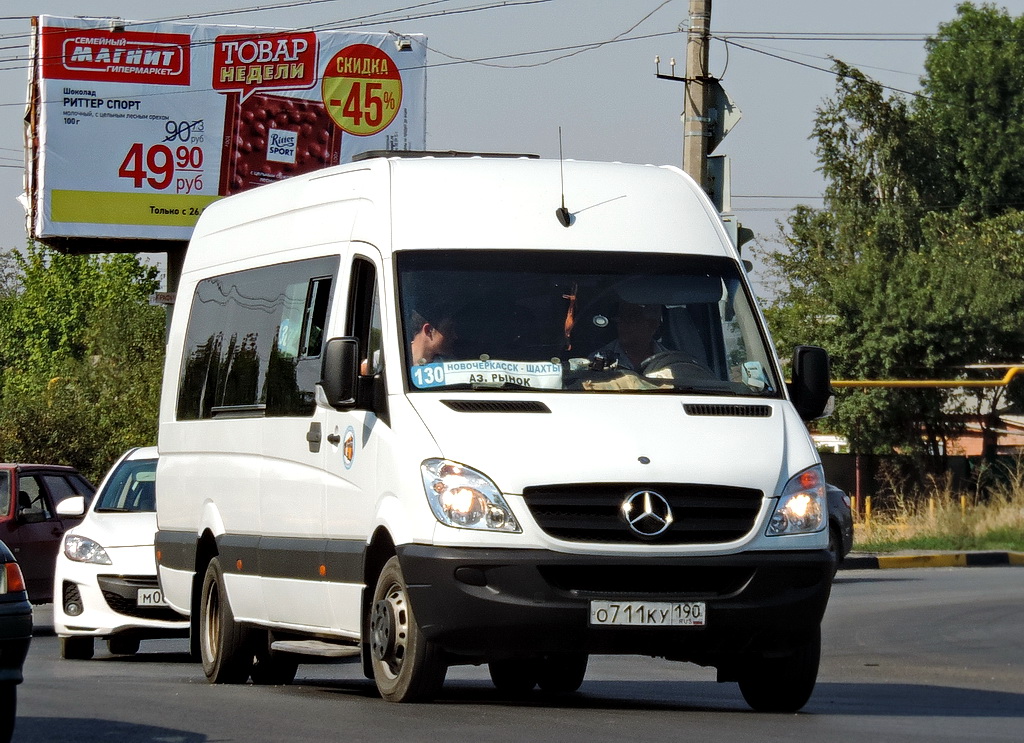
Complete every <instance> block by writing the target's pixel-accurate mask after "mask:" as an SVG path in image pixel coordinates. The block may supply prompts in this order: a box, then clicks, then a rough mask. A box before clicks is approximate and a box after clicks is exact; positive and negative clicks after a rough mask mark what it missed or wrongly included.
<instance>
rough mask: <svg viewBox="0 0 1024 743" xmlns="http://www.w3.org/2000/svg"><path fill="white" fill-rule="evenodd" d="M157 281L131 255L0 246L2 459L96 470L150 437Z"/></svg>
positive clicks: (158, 356) (157, 355)
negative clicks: (6, 269) (9, 268)
mask: <svg viewBox="0 0 1024 743" xmlns="http://www.w3.org/2000/svg"><path fill="white" fill-rule="evenodd" d="M11 264H13V265H14V266H16V267H17V269H18V271H17V273H16V274H14V273H12V274H10V276H11V277H12V280H10V281H8V282H6V283H5V282H3V281H2V278H3V276H4V273H3V270H2V269H3V266H5V265H11ZM13 277H16V280H14V278H13ZM157 286H158V284H157V280H156V269H155V268H154V267H151V266H145V265H143V264H141V263H140V262H139V260H138V259H137V258H136V257H135V256H134V255H120V254H118V255H109V256H91V255H90V256H71V255H64V254H61V253H57V252H55V251H52V250H49V249H47V248H44V247H42V246H39V245H35V244H30V245H29V246H28V248H27V249H26V250H25V251H24V252H19V251H13V252H11V253H8V254H4V255H3V256H0V359H2V360H3V366H2V368H0V459H3V460H6V461H38V462H47V463H59V464H70V465H73V466H75V467H78V468H79V469H81V470H82V471H83V472H84V473H86V474H87V475H88V476H90V477H92V478H94V479H98V478H99V477H100V476H101V475H102V474H103V472H104V471H105V470H106V468H107V467H108V466H109V465H110V464H111V463H112V462H113V460H114V459H115V458H116V457H117V456H118V455H119V454H120V453H122V452H123V451H124V450H125V449H128V448H130V447H132V446H142V445H147V444H152V443H155V441H156V417H157V407H158V404H159V396H160V389H159V385H160V378H161V370H162V364H163V349H164V327H165V313H164V311H163V310H162V309H161V308H158V307H152V306H150V305H149V303H148V296H149V295H150V294H151V293H152V292H153V291H155V290H156V288H157Z"/></svg>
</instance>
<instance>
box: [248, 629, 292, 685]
mask: <svg viewBox="0 0 1024 743" xmlns="http://www.w3.org/2000/svg"><path fill="white" fill-rule="evenodd" d="M257 634H258V635H259V636H260V647H259V649H258V650H257V651H256V659H255V661H254V662H253V665H252V673H251V674H250V675H251V676H252V682H253V683H254V684H259V685H261V686H287V685H288V684H290V683H291V682H292V681H294V680H295V674H296V673H297V672H298V670H299V660H298V658H296V657H295V656H294V655H288V654H286V653H275V652H273V651H272V650H271V649H270V636H269V634H268V633H266V632H259V633H256V632H254V635H257Z"/></svg>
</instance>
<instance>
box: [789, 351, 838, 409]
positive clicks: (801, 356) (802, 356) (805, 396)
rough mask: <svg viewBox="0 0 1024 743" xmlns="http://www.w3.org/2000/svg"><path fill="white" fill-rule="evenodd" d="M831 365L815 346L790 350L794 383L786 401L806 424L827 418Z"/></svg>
mask: <svg viewBox="0 0 1024 743" xmlns="http://www.w3.org/2000/svg"><path fill="white" fill-rule="evenodd" d="M830 366H831V363H830V361H829V357H828V352H827V351H826V350H825V349H824V348H820V347H818V346H797V347H796V348H795V349H793V381H791V382H790V383H789V397H790V399H791V400H792V401H793V407H795V408H796V412H797V413H799V415H800V417H801V418H802V419H803V420H805V421H810V420H814V419H815V418H821V417H823V416H825V415H828V414H829V413H830V412H832V411H831V404H832V401H833V399H832V379H831V373H830Z"/></svg>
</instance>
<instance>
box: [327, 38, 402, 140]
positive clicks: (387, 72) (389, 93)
mask: <svg viewBox="0 0 1024 743" xmlns="http://www.w3.org/2000/svg"><path fill="white" fill-rule="evenodd" d="M321 92H322V94H323V99H324V106H326V107H327V113H329V114H330V116H331V118H332V119H333V120H334V123H335V124H337V125H338V126H339V127H341V129H342V131H345V132H348V133H349V134H355V135H356V136H358V137H365V136H368V135H370V134H376V133H377V132H379V131H381V130H383V129H385V128H387V126H388V124H390V123H391V122H392V121H394V119H395V116H396V115H398V109H399V108H400V107H401V105H402V76H401V74H400V73H399V71H398V65H396V64H395V63H394V61H393V60H392V59H391V57H389V56H388V55H387V54H386V53H385V52H384V51H382V50H381V49H378V48H377V47H375V46H370V45H369V44H353V45H352V46H347V47H345V48H344V49H342V50H341V51H339V52H338V53H337V54H335V55H334V56H333V57H332V58H331V61H330V62H328V63H327V67H326V68H325V69H324V75H323V84H322V91H321Z"/></svg>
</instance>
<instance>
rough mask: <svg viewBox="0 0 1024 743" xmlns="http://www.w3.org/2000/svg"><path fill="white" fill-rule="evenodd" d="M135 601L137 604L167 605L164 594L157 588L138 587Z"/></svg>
mask: <svg viewBox="0 0 1024 743" xmlns="http://www.w3.org/2000/svg"><path fill="white" fill-rule="evenodd" d="M136 603H137V604H138V605H139V606H167V602H166V601H164V594H163V592H162V591H161V590H160V589H159V588H140V589H139V594H138V597H137V598H136Z"/></svg>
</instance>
